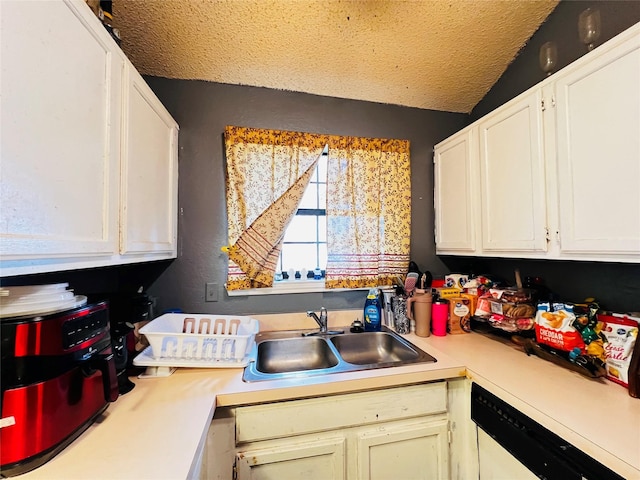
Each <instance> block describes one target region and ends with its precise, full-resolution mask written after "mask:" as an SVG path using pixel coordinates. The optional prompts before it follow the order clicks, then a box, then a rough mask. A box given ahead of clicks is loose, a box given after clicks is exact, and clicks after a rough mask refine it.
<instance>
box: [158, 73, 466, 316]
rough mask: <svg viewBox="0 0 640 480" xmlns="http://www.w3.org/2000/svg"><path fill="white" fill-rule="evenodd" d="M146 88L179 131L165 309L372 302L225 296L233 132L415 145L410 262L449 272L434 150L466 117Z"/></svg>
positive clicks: (175, 85) (221, 89) (267, 95)
mask: <svg viewBox="0 0 640 480" xmlns="http://www.w3.org/2000/svg"><path fill="white" fill-rule="evenodd" d="M147 81H148V82H149V84H150V86H151V88H152V89H153V90H154V91H155V93H156V94H157V95H158V97H159V98H160V100H161V101H162V102H163V103H164V105H165V106H166V107H167V109H168V110H169V111H170V112H171V114H172V115H173V116H174V118H175V119H176V120H177V122H178V123H179V124H180V136H179V139H180V140H179V141H180V153H179V160H180V187H179V206H180V212H181V214H180V217H179V232H178V235H179V246H178V249H179V254H178V259H176V260H175V261H174V262H173V263H171V265H170V266H169V267H168V268H167V269H166V271H164V272H163V273H162V274H161V275H160V276H159V278H158V279H157V280H156V281H155V282H154V284H153V286H152V288H151V290H150V292H151V293H152V294H153V295H155V296H157V297H158V302H159V306H160V308H168V307H180V308H182V309H184V310H185V311H191V312H217V313H231V312H234V313H238V314H253V313H260V312H264V313H280V312H295V311H304V310H309V309H316V310H317V309H319V308H320V306H322V305H324V306H326V307H327V308H328V309H342V308H361V307H362V306H363V305H364V297H365V294H364V292H361V291H360V292H347V293H339V292H330V293H323V294H321V293H317V294H293V295H269V296H241V297H228V296H227V294H226V291H225V289H224V288H223V284H224V282H225V279H226V271H227V257H226V255H224V254H223V253H221V252H220V247H221V246H223V245H226V244H227V218H226V206H225V183H224V177H225V164H224V158H223V151H224V148H223V147H224V144H223V138H222V134H223V131H224V127H225V126H226V125H237V126H246V127H256V128H270V129H281V130H295V131H303V132H315V133H327V134H336V135H352V136H361V137H378V138H399V139H407V140H409V141H410V142H411V178H412V187H411V190H412V218H411V224H412V234H411V243H412V248H411V254H412V258H413V259H414V260H415V261H416V262H417V263H418V265H419V266H420V267H421V268H422V269H429V270H431V271H432V272H434V273H436V274H444V273H445V272H446V271H447V267H446V266H445V265H444V264H443V263H442V262H441V261H440V260H439V259H438V258H437V257H436V256H435V245H434V237H433V167H432V165H433V162H432V158H433V146H434V145H435V144H436V143H438V142H439V141H440V140H443V139H444V138H446V137H447V136H449V135H451V134H453V133H454V132H456V131H457V130H459V129H461V128H462V127H463V126H464V125H466V123H467V115H462V114H455V113H446V112H435V111H430V110H421V109H417V108H407V107H399V106H393V105H384V104H378V103H371V102H362V101H355V100H345V99H339V98H331V97H322V96H317V95H309V94H304V93H292V92H284V91H278V90H271V89H266V88H256V87H246V86H235V85H224V84H216V83H210V82H201V81H185V80H169V79H163V78H153V77H150V78H147ZM398 213H399V214H401V213H402V212H398ZM206 282H215V283H217V284H218V285H219V295H218V296H219V301H218V302H215V303H212V302H209V303H207V302H205V301H204V286H205V283H206Z"/></svg>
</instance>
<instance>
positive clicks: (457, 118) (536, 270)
mask: <svg viewBox="0 0 640 480" xmlns="http://www.w3.org/2000/svg"><path fill="white" fill-rule="evenodd" d="M588 6H597V7H598V8H599V9H600V11H601V14H602V24H603V35H602V38H601V40H600V42H603V41H605V40H606V39H608V38H611V37H612V36H614V35H616V34H617V33H619V32H621V31H623V30H624V29H626V28H628V27H629V26H631V25H633V24H635V23H637V22H638V21H640V1H636V0H631V1H606V2H602V1H601V2H584V1H561V2H560V4H559V5H558V7H557V8H556V9H555V10H554V12H553V13H552V14H551V15H550V16H549V18H548V19H547V21H546V22H545V23H544V24H543V25H542V26H541V27H540V29H539V30H538V32H537V33H536V34H535V35H534V36H533V37H532V38H531V40H530V41H529V42H528V44H527V45H526V46H525V47H524V48H523V49H522V51H521V52H520V54H519V56H518V57H517V58H516V59H515V60H514V62H513V63H512V64H511V65H510V66H509V68H508V69H507V70H506V72H505V73H504V74H503V76H502V77H501V78H500V79H499V80H498V82H497V83H496V85H495V86H494V87H493V88H492V89H491V91H490V92H489V93H488V94H487V95H486V96H485V98H484V99H483V100H482V101H481V102H480V103H479V104H478V105H477V106H476V108H475V109H474V110H473V112H472V113H471V116H470V120H471V121H473V120H475V119H477V118H479V117H481V116H482V115H484V114H486V113H488V112H490V111H491V110H493V109H495V108H496V107H498V106H500V105H502V104H503V103H504V102H506V101H508V100H510V99H511V98H513V97H514V96H516V95H518V94H519V93H521V92H523V91H525V90H527V89H528V88H529V87H531V86H533V85H535V84H536V83H538V82H539V81H540V80H542V78H543V73H542V72H541V71H540V69H539V67H538V50H539V48H540V45H542V44H543V43H544V42H546V41H548V40H554V41H556V42H557V43H558V53H559V61H560V65H561V66H564V65H566V64H568V63H570V62H571V61H573V60H575V59H576V58H578V57H580V56H581V55H583V54H584V53H585V48H584V46H583V45H582V44H581V43H580V42H579V40H578V34H577V18H578V15H579V13H580V12H581V11H582V10H584V9H585V8H587V7H588ZM147 80H148V81H149V83H150V84H151V86H152V88H153V89H154V90H155V91H156V93H157V94H158V96H159V97H160V99H161V100H162V101H163V102H164V103H165V105H167V108H168V109H169V111H171V113H172V114H173V115H174V116H175V118H176V119H177V120H178V122H179V123H180V155H179V158H180V193H179V195H180V206H181V207H182V208H183V210H184V213H183V214H182V215H181V216H180V219H179V235H180V236H179V243H180V246H179V248H180V252H179V258H178V259H177V260H175V261H173V262H153V263H149V264H141V265H130V266H124V267H111V268H101V269H91V270H78V271H73V272H59V273H53V274H43V275H32V276H24V277H12V278H8V279H1V283H2V284H3V285H24V284H31V283H47V282H69V283H70V284H71V287H72V288H74V289H75V291H76V292H77V293H81V294H88V295H92V294H100V293H103V292H134V291H135V290H136V289H137V288H138V287H139V286H142V287H144V288H145V289H147V288H149V287H151V288H150V292H151V293H152V294H154V295H157V296H158V310H160V311H161V310H162V309H164V308H174V307H179V308H183V309H184V310H186V311H191V312H219V313H225V312H237V313H257V312H287V311H300V310H305V309H308V308H316V309H317V308H318V307H319V306H320V305H322V304H324V305H326V306H327V307H328V308H360V307H361V306H362V304H363V298H362V297H363V295H362V293H361V292H354V293H350V294H340V293H329V294H324V295H322V294H313V295H311V294H307V295H302V294H298V295H286V296H283V295H278V296H270V297H267V296H265V297H251V298H250V297H239V298H238V297H236V298H231V299H228V298H226V296H225V293H224V291H223V290H222V287H221V289H220V295H219V297H220V301H219V302H217V303H205V302H204V283H205V282H216V283H218V284H219V285H220V286H222V284H223V283H224V280H225V273H226V270H225V266H226V263H225V257H224V256H223V255H221V253H220V250H219V248H220V245H223V244H224V243H226V217H225V206H224V181H223V178H224V177H223V175H224V166H223V162H222V151H223V142H222V131H223V128H224V126H225V125H228V124H229V125H241V126H251V127H262V128H274V129H288V130H301V131H309V132H320V133H332V134H339V135H358V136H369V137H391V138H403V139H409V140H410V141H411V158H412V182H413V186H412V196H413V199H412V201H413V214H412V229H413V232H412V239H411V240H412V257H413V258H414V259H415V260H416V261H417V262H418V263H419V265H420V267H421V268H423V269H429V270H431V271H432V272H433V273H434V274H444V273H446V272H448V271H457V272H475V273H494V274H498V275H501V276H503V277H504V278H506V279H507V280H508V281H512V279H513V271H514V269H515V268H520V270H521V271H522V274H523V275H535V276H542V277H544V278H545V279H546V281H547V284H548V285H549V286H550V287H551V288H552V289H553V290H554V291H556V292H557V293H558V294H560V295H561V296H562V297H563V298H565V299H567V300H575V301H577V300H582V299H583V298H584V297H586V296H594V297H596V298H597V299H599V300H600V301H601V303H602V304H603V305H604V306H606V307H608V308H611V309H616V310H635V311H637V310H640V265H637V264H617V263H595V262H558V261H555V262H550V261H539V260H506V259H499V258H496V259H484V258H483V259H480V258H464V257H442V258H438V257H436V256H435V253H434V251H435V249H434V242H433V201H432V198H433V168H432V163H431V157H432V148H433V145H434V144H436V143H437V142H439V141H440V140H442V139H444V138H446V137H447V136H449V135H450V134H452V133H454V132H455V131H457V130H459V129H460V128H462V127H463V126H464V125H466V124H467V123H470V122H468V121H467V117H466V116H464V115H458V114H448V113H443V112H433V111H427V110H419V109H412V108H404V107H397V106H390V105H381V104H374V103H367V102H358V101H349V100H341V99H336V98H327V97H318V96H314V95H306V94H298V93H287V92H281V91H274V90H267V89H260V88H251V87H240V86H229V85H219V84H213V83H205V82H195V81H176V80H167V79H160V78H148V79H147Z"/></svg>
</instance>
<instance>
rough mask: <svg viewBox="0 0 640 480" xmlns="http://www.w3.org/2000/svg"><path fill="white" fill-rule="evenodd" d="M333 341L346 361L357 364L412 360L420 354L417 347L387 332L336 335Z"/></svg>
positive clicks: (332, 338)
mask: <svg viewBox="0 0 640 480" xmlns="http://www.w3.org/2000/svg"><path fill="white" fill-rule="evenodd" d="M331 342H332V343H333V345H334V346H335V347H336V350H338V352H339V353H340V356H341V357H342V358H343V359H344V361H346V362H349V363H355V364H356V365H369V364H371V363H398V362H410V361H411V360H414V359H416V358H418V356H419V355H418V352H417V351H416V349H415V348H416V347H413V348H412V347H410V346H409V345H407V342H406V341H401V340H399V339H398V338H397V337H394V336H393V335H391V334H390V333H387V332H365V333H359V334H357V335H336V336H334V337H331Z"/></svg>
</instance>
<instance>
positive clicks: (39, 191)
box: [0, 2, 123, 260]
mask: <svg viewBox="0 0 640 480" xmlns="http://www.w3.org/2000/svg"><path fill="white" fill-rule="evenodd" d="M91 15H92V14H91V12H90V11H89V9H88V8H87V7H86V6H85V5H82V4H74V3H65V2H44V3H43V2H3V4H2V20H1V21H2V24H1V27H0V31H1V36H2V41H1V45H2V46H1V48H2V51H1V58H2V62H0V64H1V69H2V70H1V77H2V83H1V95H0V97H1V102H2V103H1V115H2V142H1V157H0V168H1V174H2V185H1V188H0V203H1V204H2V219H1V221H0V240H1V241H0V255H1V257H2V260H17V259H33V258H42V257H54V258H55V257H63V256H64V257H72V256H73V257H78V256H87V255H112V254H114V253H116V252H117V248H118V247H117V241H118V192H119V185H118V183H119V178H120V177H119V170H118V168H119V167H118V160H119V154H120V152H119V150H120V113H121V111H120V109H121V101H122V97H121V84H122V80H121V77H122V65H123V59H122V57H121V56H120V55H119V53H118V52H117V51H116V49H117V46H116V44H115V43H114V42H113V41H112V40H111V38H109V35H108V34H107V32H106V31H105V30H104V28H103V29H102V31H100V30H99V29H96V28H95V25H94V24H95V18H91Z"/></svg>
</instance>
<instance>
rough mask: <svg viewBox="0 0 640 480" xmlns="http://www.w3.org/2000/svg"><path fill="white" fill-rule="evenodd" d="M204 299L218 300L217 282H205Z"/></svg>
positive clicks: (207, 300) (209, 300) (206, 300)
mask: <svg viewBox="0 0 640 480" xmlns="http://www.w3.org/2000/svg"><path fill="white" fill-rule="evenodd" d="M204 301H205V302H217V301H218V284H217V283H205V285H204Z"/></svg>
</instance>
